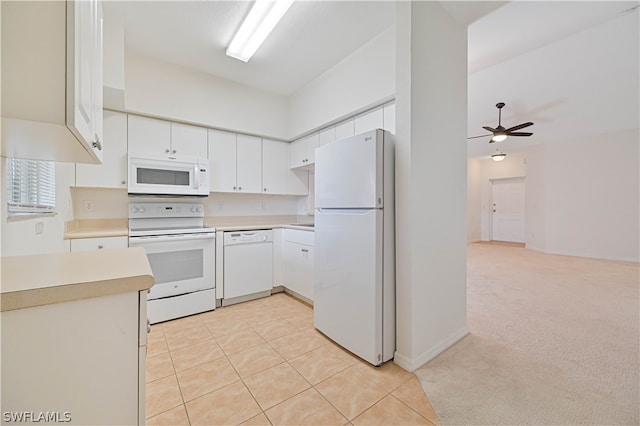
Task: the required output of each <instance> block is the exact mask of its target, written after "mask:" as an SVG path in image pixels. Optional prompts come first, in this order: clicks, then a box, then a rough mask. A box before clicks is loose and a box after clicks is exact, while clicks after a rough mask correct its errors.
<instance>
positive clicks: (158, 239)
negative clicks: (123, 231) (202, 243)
mask: <svg viewBox="0 0 640 426" xmlns="http://www.w3.org/2000/svg"><path fill="white" fill-rule="evenodd" d="M215 238H216V234H214V233H207V234H176V235H150V236H145V237H129V246H132V245H139V244H152V243H167V242H176V241H188V240H207V239H215Z"/></svg>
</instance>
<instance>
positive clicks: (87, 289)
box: [0, 248, 154, 312]
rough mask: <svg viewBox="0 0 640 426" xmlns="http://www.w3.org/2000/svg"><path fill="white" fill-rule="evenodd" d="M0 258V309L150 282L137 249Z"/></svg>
mask: <svg viewBox="0 0 640 426" xmlns="http://www.w3.org/2000/svg"><path fill="white" fill-rule="evenodd" d="M1 261H2V272H1V278H2V290H1V292H0V310H1V311H3V312H4V311H10V310H15V309H23V308H30V307H35V306H43V305H49V304H54V303H61V302H69V301H74V300H82V299H89V298H94V297H101V296H108V295H114V294H119V293H128V292H137V291H141V290H145V289H148V288H150V287H151V286H152V285H153V283H154V278H153V274H152V272H151V267H150V266H149V261H148V260H147V256H146V254H145V252H144V249H142V248H123V249H108V250H95V251H86V252H72V253H52V254H40V255H31V256H9V257H3V258H1Z"/></svg>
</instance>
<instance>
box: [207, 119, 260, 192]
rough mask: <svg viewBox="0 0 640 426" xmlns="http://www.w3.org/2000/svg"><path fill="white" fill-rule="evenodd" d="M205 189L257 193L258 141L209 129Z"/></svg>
mask: <svg viewBox="0 0 640 426" xmlns="http://www.w3.org/2000/svg"><path fill="white" fill-rule="evenodd" d="M209 164H210V167H209V177H210V182H209V190H210V191H211V192H244V193H261V192H263V191H262V185H261V184H262V140H261V138H259V137H255V136H247V135H236V134H235V133H231V132H224V131H222V130H214V129H209Z"/></svg>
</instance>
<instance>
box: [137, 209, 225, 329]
mask: <svg viewBox="0 0 640 426" xmlns="http://www.w3.org/2000/svg"><path fill="white" fill-rule="evenodd" d="M215 238H216V230H215V228H207V227H205V226H204V209H203V207H202V205H201V204H194V203H131V204H129V247H143V248H144V249H145V251H146V253H147V258H148V259H149V264H150V265H151V271H152V272H153V276H154V278H155V281H156V282H155V284H154V286H153V287H151V290H150V292H149V294H148V296H147V300H148V303H147V315H148V317H149V321H150V323H151V324H155V323H157V322H162V321H167V320H170V319H174V318H180V317H184V316H187V315H192V314H196V313H200V312H205V311H211V310H213V309H215V306H216V296H215V246H216V244H215V241H216V240H215Z"/></svg>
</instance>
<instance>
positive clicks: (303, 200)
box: [71, 187, 309, 219]
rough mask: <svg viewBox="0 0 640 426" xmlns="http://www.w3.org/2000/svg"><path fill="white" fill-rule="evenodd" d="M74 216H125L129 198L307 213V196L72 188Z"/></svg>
mask: <svg viewBox="0 0 640 426" xmlns="http://www.w3.org/2000/svg"><path fill="white" fill-rule="evenodd" d="M71 199H72V204H73V218H74V219H118V218H126V217H127V215H128V205H129V203H130V202H138V201H139V202H162V201H167V202H168V201H172V202H175V201H178V202H179V201H186V200H188V201H189V202H198V203H202V204H203V205H204V209H205V216H271V215H306V214H307V213H308V212H307V210H308V208H309V203H308V197H307V196H291V195H263V194H222V193H213V194H210V195H209V196H208V197H150V196H132V197H129V195H128V194H127V191H126V190H125V189H110V188H80V187H72V188H71Z"/></svg>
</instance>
